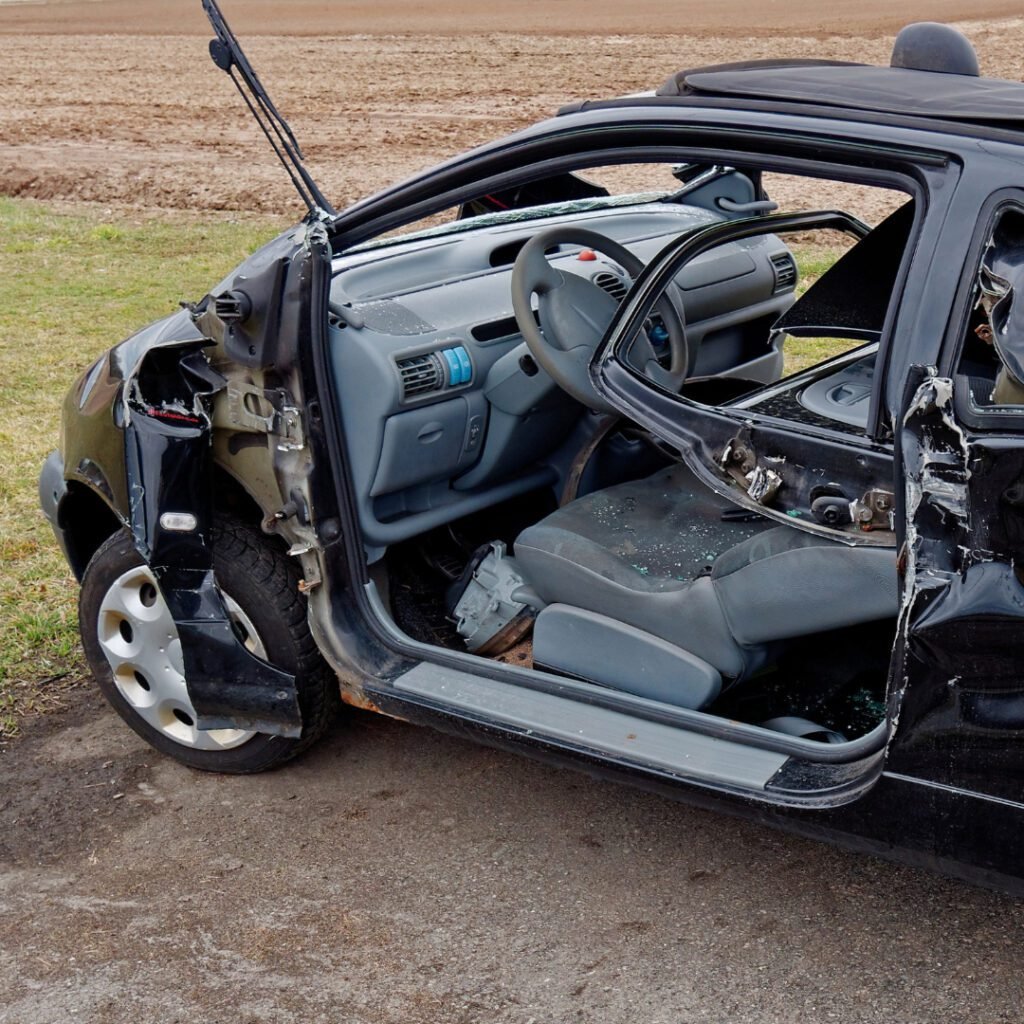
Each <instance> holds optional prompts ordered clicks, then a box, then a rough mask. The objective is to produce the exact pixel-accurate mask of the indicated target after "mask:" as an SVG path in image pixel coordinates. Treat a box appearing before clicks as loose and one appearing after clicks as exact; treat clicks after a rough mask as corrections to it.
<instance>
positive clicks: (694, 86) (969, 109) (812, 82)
mask: <svg viewBox="0 0 1024 1024" xmlns="http://www.w3.org/2000/svg"><path fill="white" fill-rule="evenodd" d="M657 94H658V96H719V97H731V96H735V97H745V98H748V99H761V100H766V99H767V100H771V99H776V100H780V101H783V102H786V103H794V102H795V103H810V104H814V105H816V106H819V107H821V106H831V107H842V108H845V109H851V110H866V111H878V112H880V113H887V114H902V115H905V116H910V117H925V118H937V119H940V120H944V121H965V122H970V123H975V124H978V123H980V124H992V125H994V124H1000V125H1003V126H1006V127H1009V126H1010V125H1011V124H1013V125H1014V127H1021V126H1024V83H1021V82H1008V81H1003V80H1002V79H997V78H975V77H973V76H969V75H953V74H946V73H943V72H938V71H915V70H910V69H907V68H886V67H873V66H870V65H866V64H841V63H835V62H827V61H778V60H773V61H752V62H748V63H744V64H722V65H718V66H715V67H705V68H695V69H693V70H689V71H680V72H679V73H678V74H675V75H673V76H672V77H671V78H670V79H669V80H668V81H667V82H666V83H665V84H664V85H663V86H662V87H661V88H660V89H659V90H658V93H657Z"/></svg>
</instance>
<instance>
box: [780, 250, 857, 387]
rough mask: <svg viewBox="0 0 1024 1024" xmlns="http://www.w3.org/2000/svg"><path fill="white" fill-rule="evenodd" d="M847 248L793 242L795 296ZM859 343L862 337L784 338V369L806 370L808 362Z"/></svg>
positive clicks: (789, 372)
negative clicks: (796, 277) (796, 276)
mask: <svg viewBox="0 0 1024 1024" xmlns="http://www.w3.org/2000/svg"><path fill="white" fill-rule="evenodd" d="M848 248H849V246H831V245H819V244H814V243H812V244H809V245H793V246H792V252H793V255H794V256H795V257H796V263H797V266H798V267H799V269H800V281H799V284H798V285H797V289H796V294H797V298H799V297H800V296H801V295H803V293H804V292H805V291H807V289H808V288H810V287H811V285H812V284H814V282H815V281H817V280H818V278H819V277H821V275H822V274H824V273H825V271H826V270H828V268H829V267H831V266H832V264H833V263H835V261H836V260H837V259H839V257H840V256H842V255H843V253H844V252H846V251H847V249H848ZM862 344H863V342H861V341H850V340H848V339H846V338H787V339H786V347H785V356H786V362H785V371H784V372H785V373H786V375H787V376H788V375H789V374H791V373H797V372H798V371H799V370H806V369H807V367H808V366H814V364H815V363H820V362H821V361H822V360H824V359H829V358H831V357H832V356H837V355H839V354H840V353H841V352H848V351H849V350H850V349H851V348H855V347H856V346H857V345H862Z"/></svg>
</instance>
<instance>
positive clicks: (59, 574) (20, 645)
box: [0, 198, 287, 739]
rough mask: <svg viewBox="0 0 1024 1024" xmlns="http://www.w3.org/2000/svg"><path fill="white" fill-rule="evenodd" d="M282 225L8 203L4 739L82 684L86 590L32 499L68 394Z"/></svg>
mask: <svg viewBox="0 0 1024 1024" xmlns="http://www.w3.org/2000/svg"><path fill="white" fill-rule="evenodd" d="M286 226H287V225H284V224H272V223H270V222H268V221H266V220H262V221H255V220H250V219H245V220H241V221H239V220H235V221H224V222H222V223H199V222H197V221H196V220H195V218H194V217H190V216H187V215H177V216H176V215H167V216H165V217H163V218H161V219H159V220H156V219H151V218H149V217H136V218H132V217H131V216H130V215H117V216H111V215H110V213H109V212H106V211H100V210H96V211H89V210H87V211H84V212H83V211H82V210H81V209H79V210H76V211H75V212H73V213H69V212H62V211H56V210H54V209H52V208H50V207H47V206H46V205H44V204H40V203H34V202H29V201H25V200H12V199H4V198H0V280H2V281H3V282H4V302H3V303H2V305H0V407H2V408H3V409H4V410H5V415H4V417H3V419H2V420H0V566H2V569H3V571H2V572H0V739H2V738H4V737H6V736H10V735H12V734H13V733H14V732H16V730H17V723H18V719H19V718H20V717H21V716H23V715H24V714H26V713H32V712H35V711H40V710H46V709H48V708H51V707H54V706H59V704H60V701H61V693H62V692H63V691H65V690H66V689H67V688H68V687H69V686H73V685H75V683H77V682H78V681H80V680H81V679H82V678H83V677H84V675H85V668H84V660H83V659H82V657H81V655H80V649H79V645H78V631H77V621H76V595H77V585H76V584H75V581H74V579H73V578H72V577H71V575H70V573H69V572H68V570H67V566H66V565H65V563H64V560H63V558H62V557H61V554H60V552H59V550H58V548H57V545H56V543H55V541H54V539H53V534H52V533H51V531H50V528H49V526H48V524H47V523H46V521H45V519H44V518H43V515H42V513H41V512H40V511H39V503H38V499H37V497H36V480H37V478H38V474H39V469H40V466H41V465H42V461H43V459H44V458H45V457H46V455H47V453H48V452H49V451H51V450H52V449H53V448H55V447H57V443H58V429H59V421H60V406H61V402H62V401H63V398H64V394H65V392H66V391H67V389H68V388H69V387H70V386H71V383H72V382H73V381H74V379H75V378H76V377H77V376H78V374H79V373H80V372H81V371H82V370H84V369H85V368H86V367H87V366H88V365H89V364H90V363H91V362H92V360H93V359H95V358H96V356H98V355H99V354H100V353H101V352H103V351H104V350H105V349H107V348H109V347H110V346H111V345H112V344H114V343H116V342H118V341H120V340H121V339H122V338H125V337H127V336H128V335H129V334H131V333H132V332H133V331H135V330H137V329H138V328H139V327H141V326H143V325H144V324H146V323H147V322H149V321H151V320H153V319H156V318H158V317H161V316H164V315H166V314H168V313H171V312H173V311H174V310H175V308H176V307H177V304H178V302H179V301H180V300H182V299H193V300H194V299H198V298H200V297H202V296H203V295H204V294H205V293H206V291H207V290H208V289H209V288H210V287H212V286H213V285H214V284H215V283H216V282H217V281H218V280H220V279H221V278H222V277H223V276H224V275H225V274H227V273H228V271H230V270H231V269H232V268H233V267H234V266H235V265H236V264H238V263H240V262H241V261H242V260H243V259H244V258H245V256H247V255H248V254H249V253H250V252H251V251H252V250H253V249H255V248H256V247H257V246H258V245H260V244H261V243H263V242H264V241H266V240H267V239H269V238H271V237H273V236H274V235H275V234H276V233H277V232H278V231H279V230H281V229H283V228H284V227H286Z"/></svg>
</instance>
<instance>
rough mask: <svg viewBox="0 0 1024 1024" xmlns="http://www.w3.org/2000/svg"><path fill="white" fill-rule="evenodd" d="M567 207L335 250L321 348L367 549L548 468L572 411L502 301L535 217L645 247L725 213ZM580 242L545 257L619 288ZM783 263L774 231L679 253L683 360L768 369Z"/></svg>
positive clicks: (775, 367) (706, 367)
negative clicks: (683, 262) (699, 252)
mask: <svg viewBox="0 0 1024 1024" xmlns="http://www.w3.org/2000/svg"><path fill="white" fill-rule="evenodd" d="M581 207H582V208H580V209H574V210H571V211H566V212H561V210H562V209H564V207H563V208H560V212H558V213H557V214H555V215H552V212H553V211H552V210H544V209H540V210H538V211H537V216H536V217H535V218H533V219H524V218H523V216H522V211H517V212H516V215H515V216H514V217H509V218H503V217H502V216H501V215H497V216H495V215H491V216H487V217H481V218H476V219H475V222H474V221H462V222H458V223H457V225H454V226H453V227H452V230H451V232H450V233H437V232H436V231H432V232H426V233H424V234H421V235H413V236H408V237H406V238H404V239H396V240H394V241H393V242H389V243H388V244H385V245H380V244H378V245H375V246H372V247H368V248H363V249H362V250H354V251H351V252H348V253H342V254H341V255H340V256H338V257H336V258H335V261H334V266H333V283H332V289H331V311H332V312H331V334H330V358H331V364H332V370H333V375H334V381H335V386H336V387H337V389H338V392H339V399H340V401H339V405H340V408H341V411H342V419H343V426H344V430H345V436H346V445H347V449H348V456H349V465H350V469H351V471H352V475H353V478H354V481H353V482H354V484H355V492H356V495H357V499H358V504H359V514H360V520H361V525H362V527H363V531H364V535H365V538H366V542H367V545H368V546H369V547H370V548H371V549H373V548H376V549H381V550H382V549H383V548H385V547H386V546H387V545H389V544H392V543H395V542H397V541H400V540H403V539H406V538H408V537H411V536H414V535H416V534H417V533H420V532H423V531H424V530H427V529H430V528H432V527H434V526H436V525H440V524H441V523H443V522H446V521H450V520H452V519H455V518H459V517H461V516H463V515H467V514H469V513H471V512H474V511H477V510H479V509H482V508H485V507H487V506H488V505H490V504H493V503H496V502H498V501H502V500H505V499H506V498H509V497H513V496H515V495H516V494H519V493H524V492H525V491H527V490H530V489H533V488H535V487H538V486H544V485H549V484H553V483H555V482H556V481H557V478H558V469H557V467H556V466H555V465H554V464H553V463H552V461H551V459H550V456H551V454H552V453H553V452H554V451H555V450H556V449H557V448H558V447H559V445H560V444H561V443H562V442H564V441H565V440H566V438H568V436H569V434H570V433H571V431H572V429H573V426H574V424H575V423H576V421H577V420H578V419H579V417H580V415H581V414H582V411H583V410H582V408H581V407H580V406H579V405H578V404H577V403H576V402H574V401H573V400H572V399H571V398H569V396H567V395H566V394H565V393H564V392H562V391H561V389H559V388H558V387H557V385H555V384H554V382H553V381H552V380H551V379H550V378H549V377H548V376H547V375H546V374H545V373H544V372H543V371H542V370H540V369H539V368H538V367H537V366H536V364H535V363H533V360H532V358H531V357H530V356H529V353H528V351H527V349H526V346H525V344H524V342H523V341H522V338H521V337H520V335H519V331H518V328H517V326H516V323H515V319H514V317H513V314H512V301H511V274H512V266H513V263H514V261H515V257H516V255H518V252H519V250H520V249H521V248H522V246H523V245H524V244H525V243H526V242H527V241H528V240H529V238H530V237H531V236H532V235H533V234H534V233H535V232H537V231H539V230H543V229H546V228H548V227H551V226H554V225H557V224H559V223H572V224H574V225H580V224H582V225H585V226H587V227H588V228H590V229H591V230H594V231H597V232H599V233H601V234H604V235H606V236H608V237H609V238H612V239H614V240H616V241H618V242H620V243H622V244H623V245H625V246H626V247H627V248H628V249H630V250H631V251H632V252H634V253H635V254H636V255H637V256H639V257H640V258H641V259H642V260H644V261H645V262H646V261H648V260H650V259H651V258H652V257H653V256H654V255H655V254H656V253H657V252H658V251H659V250H660V249H661V248H662V247H663V246H664V245H665V244H667V243H668V242H669V241H670V240H672V239H673V238H675V237H676V236H678V235H679V234H680V233H682V232H686V231H689V230H692V229H693V228H696V227H700V226H702V225H704V224H709V223H715V222H717V221H719V220H721V219H723V218H722V216H721V215H719V214H717V213H714V212H710V211H708V210H704V209H698V208H695V207H691V206H686V205H682V204H678V203H665V202H651V201H647V202H638V203H636V204H632V205H623V204H622V203H621V201H620V202H619V203H617V204H610V205H606V206H600V205H595V204H581ZM580 256H581V253H580V250H579V247H576V246H563V247H561V248H560V249H559V250H558V251H557V252H553V253H551V254H550V256H549V258H550V259H551V262H552V263H553V265H555V266H557V267H558V268H559V269H561V270H562V271H563V272H566V271H567V272H572V273H577V274H580V275H582V276H585V277H587V278H589V279H590V280H592V281H594V283H596V284H597V285H598V286H600V287H602V288H604V289H605V290H606V291H608V292H609V293H610V294H612V295H613V296H615V297H616V298H621V296H623V295H624V294H625V292H626V290H627V289H628V287H629V284H630V281H629V279H628V277H627V276H626V275H625V273H624V272H623V270H622V268H621V267H619V266H617V265H616V264H615V263H614V262H612V261H611V260H609V259H607V258H606V257H604V256H602V255H601V254H600V253H598V254H596V259H595V258H589V256H587V257H585V258H584V259H581V258H580ZM796 276H797V275H796V265H795V263H794V261H793V258H792V256H791V254H790V253H789V251H788V250H787V249H786V247H785V246H784V245H783V243H782V242H781V241H780V240H779V239H778V238H776V237H775V236H772V235H765V236H761V237H758V238H753V239H749V240H745V241H743V242H740V243H734V244H729V245H725V246H721V247H720V248H718V249H715V250H712V251H711V252H708V253H705V254H704V255H703V256H702V257H700V258H698V259H696V260H694V261H693V262H692V263H690V264H689V265H688V266H687V267H686V268H684V270H683V272H682V273H681V274H680V276H679V277H678V279H677V281H676V286H677V287H678V288H679V291H680V296H681V298H682V304H683V307H684V309H685V312H686V320H687V336H688V340H689V342H690V344H691V347H696V351H697V353H698V355H697V359H696V367H695V372H696V373H700V374H712V373H727V374H735V375H738V376H745V377H747V378H750V379H755V380H762V381H764V382H766V383H767V382H769V381H771V380H774V379H776V378H777V377H778V375H779V372H780V371H781V353H779V352H778V351H776V350H774V349H773V348H772V347H771V346H770V345H769V344H768V341H767V339H768V337H769V334H770V331H769V328H770V325H771V324H772V323H773V322H774V321H775V319H776V318H777V317H778V316H779V315H780V313H781V312H782V311H783V310H784V309H786V308H787V307H788V306H789V305H790V303H791V302H792V293H793V289H794V287H795V284H796Z"/></svg>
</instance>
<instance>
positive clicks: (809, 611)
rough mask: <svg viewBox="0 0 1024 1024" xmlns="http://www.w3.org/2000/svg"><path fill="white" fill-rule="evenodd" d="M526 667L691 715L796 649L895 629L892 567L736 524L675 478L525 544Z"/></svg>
mask: <svg viewBox="0 0 1024 1024" xmlns="http://www.w3.org/2000/svg"><path fill="white" fill-rule="evenodd" d="M515 556H516V561H517V562H518V563H519V566H520V568H521V570H522V571H523V575H524V576H525V578H526V579H527V580H528V581H529V583H530V584H531V585H532V587H533V589H534V590H535V591H536V593H537V594H538V596H539V597H540V598H541V599H542V600H543V601H544V602H546V607H544V608H543V609H542V610H541V612H540V614H539V615H538V617H537V622H536V626H535V630H534V646H533V656H534V663H535V664H536V665H537V666H538V667H540V668H547V669H550V670H552V671H556V672H559V673H561V674H563V675H570V676H574V677H577V678H581V679H586V680H590V681H594V682H598V683H603V684H605V685H607V686H611V687H614V688H615V689H619V690H623V691H626V692H630V693H634V694H638V695H639V696H643V697H648V698H651V699H655V700H660V701H664V702H667V703H671V704H675V705H677V706H681V707H687V708H701V707H704V706H706V705H707V704H709V703H711V701H713V700H714V699H715V698H716V697H717V696H718V694H719V692H720V691H721V690H722V688H723V687H724V686H727V685H730V684H732V683H734V682H736V681H738V680H742V679H745V678H747V677H749V676H750V675H751V674H752V673H754V672H756V671H757V670H758V669H760V668H762V667H764V666H765V665H766V664H769V663H771V662H772V661H774V660H775V659H776V658H777V657H778V655H779V653H780V652H781V650H782V649H783V648H784V646H785V645H786V643H787V642H788V641H790V640H792V639H794V638H797V637H801V636H808V635H811V634H814V633H820V632H824V631H826V630H831V629H837V628H841V627H845V626H853V625H857V624H860V623H865V622H873V621H877V620H881V619H886V618H894V617H895V616H896V613H897V605H898V597H897V580H896V553H895V550H894V549H892V548H882V547H851V546H849V545H847V544H843V543H841V542H836V541H830V540H827V539H825V538H822V537H819V536H816V535H814V534H810V533H806V532H804V531H802V530H798V529H795V528H791V527H787V526H776V525H774V524H773V523H772V522H770V521H768V520H765V519H756V518H753V517H752V516H746V515H744V512H743V510H742V509H738V508H737V507H736V506H734V505H732V504H731V503H730V502H728V501H726V500H725V499H724V498H721V497H719V496H718V495H716V494H714V493H713V492H712V491H711V490H710V489H709V488H707V487H706V486H705V485H703V484H702V483H700V482H699V481H698V480H697V479H696V477H694V475H693V474H692V473H691V472H690V471H689V470H688V469H687V468H686V467H684V466H682V465H675V466H672V467H670V468H668V469H664V470H661V471H659V472H658V473H655V474H654V475H653V476H650V477H647V478H646V479H644V480H636V481H631V482H629V483H623V484H619V485H617V486H614V487H610V488H607V489H605V490H602V491H595V492H594V493H592V494H588V495H586V496H584V497H582V498H578V499H577V500H575V501H573V502H570V503H569V504H568V505H565V506H563V507H562V508H560V509H558V510H557V511H556V512H553V513H552V514H551V515H549V516H548V517H547V518H545V519H543V520H541V522H539V523H537V524H535V525H534V526H531V527H529V528H527V529H526V530H524V531H523V532H522V533H521V534H520V535H519V537H518V539H517V540H516V543H515Z"/></svg>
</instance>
